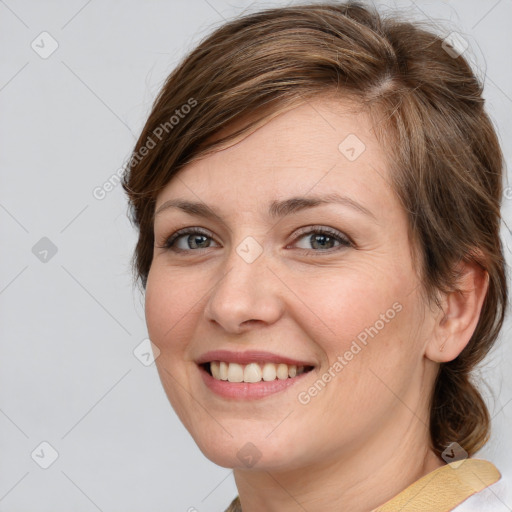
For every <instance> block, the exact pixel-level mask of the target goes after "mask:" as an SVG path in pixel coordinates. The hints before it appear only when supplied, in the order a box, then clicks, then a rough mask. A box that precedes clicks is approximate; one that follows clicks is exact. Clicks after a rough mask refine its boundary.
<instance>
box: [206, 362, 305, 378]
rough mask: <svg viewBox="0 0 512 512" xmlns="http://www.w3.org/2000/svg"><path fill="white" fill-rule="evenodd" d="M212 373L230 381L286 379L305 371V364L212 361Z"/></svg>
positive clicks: (215, 376)
mask: <svg viewBox="0 0 512 512" xmlns="http://www.w3.org/2000/svg"><path fill="white" fill-rule="evenodd" d="M210 370H211V372H212V375H213V377H214V378H215V379H217V380H227V381H229V382H260V381H261V380H262V379H263V380H264V381H270V380H275V379H276V377H277V378H278V379H281V380H284V379H287V378H288V377H295V376H296V375H300V374H301V373H303V372H304V366H299V367H297V365H295V364H290V365H287V364H285V363H279V364H274V363H265V364H263V365H259V364H258V363H249V364H247V365H245V366H244V365H241V364H238V363H226V362H224V361H212V362H211V363H210Z"/></svg>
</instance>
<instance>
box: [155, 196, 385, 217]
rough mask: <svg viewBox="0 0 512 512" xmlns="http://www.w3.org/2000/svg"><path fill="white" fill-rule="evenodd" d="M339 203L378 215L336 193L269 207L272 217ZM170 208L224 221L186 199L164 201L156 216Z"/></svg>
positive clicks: (274, 203)
mask: <svg viewBox="0 0 512 512" xmlns="http://www.w3.org/2000/svg"><path fill="white" fill-rule="evenodd" d="M332 203H338V204H342V205H344V206H347V207H349V208H351V209H353V210H356V211H358V212H360V213H363V214H364V215H367V216H369V217H371V218H373V219H374V220H377V217H376V216H375V215H374V214H373V213H372V212H371V211H370V210H369V209H368V208H366V207H365V206H363V205H362V204H360V203H358V202H357V201H354V199H351V198H350V197H347V196H341V195H339V194H336V193H332V194H327V195H324V196H311V197H299V196H297V197H290V198H288V199H284V200H280V201H278V200H275V201H272V202H271V203H270V205H269V208H268V214H269V216H270V217H271V218H281V217H285V216H287V215H292V214H294V213H296V212H299V211H301V210H305V209H307V208H313V207H315V206H319V205H322V204H332ZM169 208H178V209H180V210H182V211H184V212H185V213H188V214H190V215H195V216H197V217H205V218H212V219H215V220H217V221H219V222H221V223H223V222H224V221H223V219H222V217H221V216H220V215H219V214H218V213H217V212H216V211H215V209H214V208H211V207H210V206H208V205H206V204H205V203H201V202H193V201H188V200H186V199H170V200H169V201H166V202H165V203H163V204H162V205H161V206H160V207H159V208H158V209H157V210H156V212H155V217H156V216H157V215H158V214H160V213H161V212H163V211H164V210H167V209H169Z"/></svg>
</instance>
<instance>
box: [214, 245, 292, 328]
mask: <svg viewBox="0 0 512 512" xmlns="http://www.w3.org/2000/svg"><path fill="white" fill-rule="evenodd" d="M268 264H269V261H268V258H266V254H265V251H263V253H262V254H260V256H259V257H258V258H257V259H256V260H255V261H252V262H248V261H246V260H245V259H244V258H242V257H241V256H240V255H239V254H238V253H237V252H236V248H234V249H233V253H232V254H231V255H230V258H229V259H228V260H227V261H226V265H225V267H224V270H225V271H224V272H223V275H222V276H220V277H219V279H218V281H217V284H216V285H214V287H213V289H212V290H211V292H210V296H209V298H208V300H207V302H206V306H205V317H206V319H207V320H208V321H209V322H213V323H215V324H217V325H218V326H220V327H222V328H223V329H224V330H225V331H226V332H229V333H233V334H240V333H242V332H245V331H247V330H250V329H253V328H254V327H257V326H260V327H262V326H266V325H270V324H272V323H274V322H276V321H277V320H278V319H279V318H280V317H281V316H282V315H283V311H284V295H283V292H284V290H283V286H284V285H283V283H282V281H281V280H280V279H279V278H278V277H276V274H275V271H272V270H271V269H270V268H269V266H268Z"/></svg>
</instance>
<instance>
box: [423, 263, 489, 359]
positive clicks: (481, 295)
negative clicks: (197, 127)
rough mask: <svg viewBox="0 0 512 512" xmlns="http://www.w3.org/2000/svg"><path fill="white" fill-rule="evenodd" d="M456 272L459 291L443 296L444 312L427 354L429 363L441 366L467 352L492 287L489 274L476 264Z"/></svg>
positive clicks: (439, 317)
mask: <svg viewBox="0 0 512 512" xmlns="http://www.w3.org/2000/svg"><path fill="white" fill-rule="evenodd" d="M457 271H458V272H460V278H459V281H458V290H457V291H453V292H451V293H449V294H448V295H445V296H444V298H443V301H442V305H443V310H444V312H443V311H440V314H439V315H438V316H437V318H436V320H435V326H434V329H433V332H432V334H433V336H432V338H431V339H430V340H429V342H428V344H427V347H426V351H425V356H426V357H427V358H428V359H430V360H431V361H435V362H438V363H446V362H448V361H452V360H453V359H455V358H456V357H457V356H458V355H459V354H460V353H461V352H462V351H463V350H464V347H465V346H466V345H467V344H468V342H469V340H470V339H471V336H472V335H473V333H474V332H475V329H476V326H477V324H478V320H479V318H480V312H481V310H482V304H483V302H484V299H485V296H486V294H487V290H488V287H489V274H488V273H487V271H486V270H485V269H484V268H483V267H482V266H481V265H480V264H478V263H477V262H476V261H474V262H470V263H467V262H462V263H459V264H458V266H457Z"/></svg>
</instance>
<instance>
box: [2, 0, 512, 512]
mask: <svg viewBox="0 0 512 512" xmlns="http://www.w3.org/2000/svg"><path fill="white" fill-rule="evenodd" d="M379 3H381V2H379ZM284 4H285V2H254V3H252V4H251V3H250V2H244V1H239V2H234V1H227V0H208V1H207V0H193V1H192V0H188V1H187V2H178V1H169V0H167V1H162V0H160V1H158V0H153V1H148V2H144V1H133V0H131V1H123V2H121V1H119V0H107V1H99V0H92V1H91V0H89V1H84V0H79V1H77V0H73V1H63V0H60V1H57V0H54V1H35V0H33V1H23V0H20V1H16V0H5V1H1V0H0V52H1V56H2V58H1V63H2V64H1V69H0V109H1V115H0V168H1V179H2V186H1V188H0V218H1V228H2V240H3V241H4V242H3V243H2V250H1V255H2V257H1V262H2V264H1V265H0V314H1V321H0V343H1V358H0V435H1V437H0V439H1V440H0V511H1V512H7V511H9V512H18V511H19V512H21V511H25V512H26V511H33V512H42V511H50V510H51V511H53V512H60V511H62V512H64V511H69V510H73V511H75V512H94V511H95V510H100V511H103V512H114V511H124V512H129V511H149V510H151V511H152V512H159V511H187V510H189V509H190V510H191V508H190V507H195V509H197V510H198V511H200V512H206V511H223V510H224V508H225V507H226V506H227V504H228V503H229V501H230V500H231V499H232V497H233V496H234V495H235V494H236V488H235V485H234V481H233V475H232V472H231V471H230V470H229V469H225V468H219V467H217V466H215V465H214V464H213V463H211V462H210V461H208V460H207V459H206V458H205V457H204V456H203V455H202V454H201V453H200V452H199V450H198V449H197V448H196V446H195V444H194V442H193V441H192V439H191V438H190V436H189V435H188V433H187V432H186V431H185V429H184V428H183V427H182V426H181V424H180V422H179V421H178V419H177V418H176V416H175V414H174V412H173V411H172V410H171V408H170V406H169V404H168V402H167V399H166V397H165V395H164V392H163V390H162V388H161V385H160V381H159V379H158V376H157V372H156V369H155V367H154V365H149V366H145V365H144V364H143V363H142V362H141V361H140V360H139V359H137V358H136V357H135V355H134V353H133V351H134V349H135V348H136V347H137V346H138V345H139V344H140V343H141V342H142V340H144V339H145V338H146V335H147V333H146V329H145V324H144V314H143V306H142V304H143V299H142V297H141V296H140V295H139V294H138V292H137V290H135V289H133V287H132V281H131V272H130V257H131V252H132V249H133V246H134V243H135V233H134V231H133V229H132V227H131V226H130V224H129V222H128V220H127V217H126V202H125V198H124V196H123V193H122V189H121V186H119V185H118V186H117V187H114V188H113V190H111V191H110V192H109V193H107V194H106V196H105V197H104V198H103V199H101V200H99V199H96V198H95V197H94V195H93V191H94V189H95V188H96V187H101V186H102V185H103V184H104V183H105V182H106V181H107V180H109V178H111V176H112V175H114V174H115V173H116V171H117V170H118V169H119V168H120V167H121V166H122V165H123V164H124V163H125V161H126V159H127V157H128V155H129V152H130V150H131V148H132V146H133V144H134V142H135V137H136V136H137V135H138V133H139V132H140V130H141V128H142V125H143V123H144V121H145V118H146V116H147V115H148V113H149V109H150V104H151V102H152V100H153V99H154V97H155V95H156V94H157V92H158V91H159V89H160V87H161V85H162V83H163V80H164V79H165V77H166V76H167V75H168V73H169V72H170V71H171V70H172V68H173V67H174V66H175V64H176V63H177V61H178V59H179V58H180V57H181V56H182V55H184V53H185V52H186V51H188V50H190V49H191V48H193V46H194V44H195V43H196V42H197V41H198V40H199V39H200V38H202V37H203V36H204V35H205V34H206V33H208V32H209V31H210V30H211V29H212V28H213V27H215V26H217V25H219V24H220V23H222V22H223V21H224V19H228V18H230V17H232V16H234V15H236V14H239V13H240V12H241V11H242V10H243V9H244V8H246V7H248V6H249V5H250V10H255V9H258V8H260V7H268V6H273V5H284ZM382 4H383V5H388V6H398V7H400V8H401V9H403V10H404V11H405V12H406V13H409V14H410V15H411V16H413V17H416V18H420V19H428V18H431V20H432V22H434V23H436V26H437V27H438V30H439V33H440V34H441V35H447V34H448V33H449V32H451V30H452V29H455V30H457V31H459V32H460V33H462V34H463V35H464V37H465V38H466V39H467V40H468V42H469V43H470V46H471V51H469V50H468V55H470V56H471V59H472V60H473V61H474V63H475V65H476V66H477V67H478V73H479V75H480V76H481V77H482V78H484V77H485V96H486V98H487V108H488V111H489V113H490V115H491V117H492V118H493V120H494V122H495V124H496V125H497V128H498V131H499V134H500V138H501V141H502V143H503V149H504V152H505V156H506V159H507V161H508V162H510V161H511V156H512V154H511V150H512V145H511V140H512V116H511V113H512V86H511V84H512V71H511V70H512V67H511V62H510V54H511V50H512V31H511V30H510V20H512V1H511V0H498V1H497V0H492V1H476V0H474V1H467V0H458V1H450V2H442V1H432V2H419V1H418V2H416V3H414V2H412V1H399V2H398V1H397V2H395V3H393V2H390V1H388V2H386V3H382ZM440 22H442V25H439V23H440ZM43 31H46V32H48V33H49V34H50V35H51V38H53V40H55V41H56V42H57V43H58V48H57V50H56V51H55V52H54V53H53V54H51V55H50V56H47V58H42V57H41V56H40V54H41V53H44V52H49V50H51V45H52V44H55V43H53V40H52V39H50V37H49V36H46V35H44V36H40V34H41V33H42V32H43ZM33 41H34V43H33V44H34V45H35V46H36V48H37V50H38V52H39V53H37V52H36V51H35V50H34V49H33V48H32V46H31V45H32V42H33ZM509 166H510V164H509ZM508 197H509V198H510V197H512V194H508ZM511 202H512V201H511V200H510V199H506V200H505V201H504V207H503V213H504V217H505V219H506V220H507V223H508V224H509V225H512V224H511V205H510V203H511ZM43 237H47V238H48V239H49V240H50V241H51V244H50V243H49V242H48V241H47V240H43V241H40V240H41V239H42V238H43ZM511 238H512V236H511V234H510V232H509V231H508V230H507V229H506V228H505V227H503V240H504V243H505V244H506V245H507V249H508V248H512V240H511ZM52 244H53V245H52ZM34 246H35V249H33V248H34ZM55 248H56V250H57V252H56V253H55V254H53V253H52V250H53V252H54V251H55ZM44 251H47V252H44ZM510 256H511V255H510V251H509V250H507V259H508V262H509V263H510ZM41 258H42V259H43V261H41ZM509 327H510V323H509V322H508V321H507V324H506V325H505V328H504V330H503V333H502V336H501V340H500V343H499V345H498V347H497V348H496V350H494V351H493V353H492V354H491V356H490V357H489V358H488V359H487V360H486V364H485V366H483V368H482V370H481V375H482V376H483V377H484V378H486V379H487V380H488V381H489V384H490V388H489V389H485V388H484V392H485V394H486V396H487V400H488V403H489V407H490V410H491V414H492V416H493V425H494V429H493V437H492V440H491V442H490V443H489V444H488V445H487V447H486V448H485V449H484V450H483V451H482V452H481V453H480V454H479V456H480V457H483V458H488V459H490V460H492V461H493V462H494V463H495V464H496V465H497V466H498V467H499V468H500V469H501V470H502V472H503V473H506V474H507V473H508V474H511V473H512V439H511V437H510V435H509V433H510V431H511V425H512V420H511V418H512V403H511V401H512V371H511V370H512V349H511V347H510V342H509V331H510V329H509ZM507 433H508V435H507ZM42 442H47V443H49V444H50V445H51V446H52V447H53V448H54V449H55V450H56V451H57V452H58V458H57V459H56V460H55V462H54V463H53V464H52V465H51V466H50V467H48V469H43V468H42V467H40V465H41V464H42V465H44V464H48V463H49V462H51V456H52V453H51V449H50V448H48V447H47V446H46V445H43V446H41V443H42ZM31 454H32V455H31ZM411 456H414V454H411ZM508 506H509V507H512V503H509V504H508Z"/></svg>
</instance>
